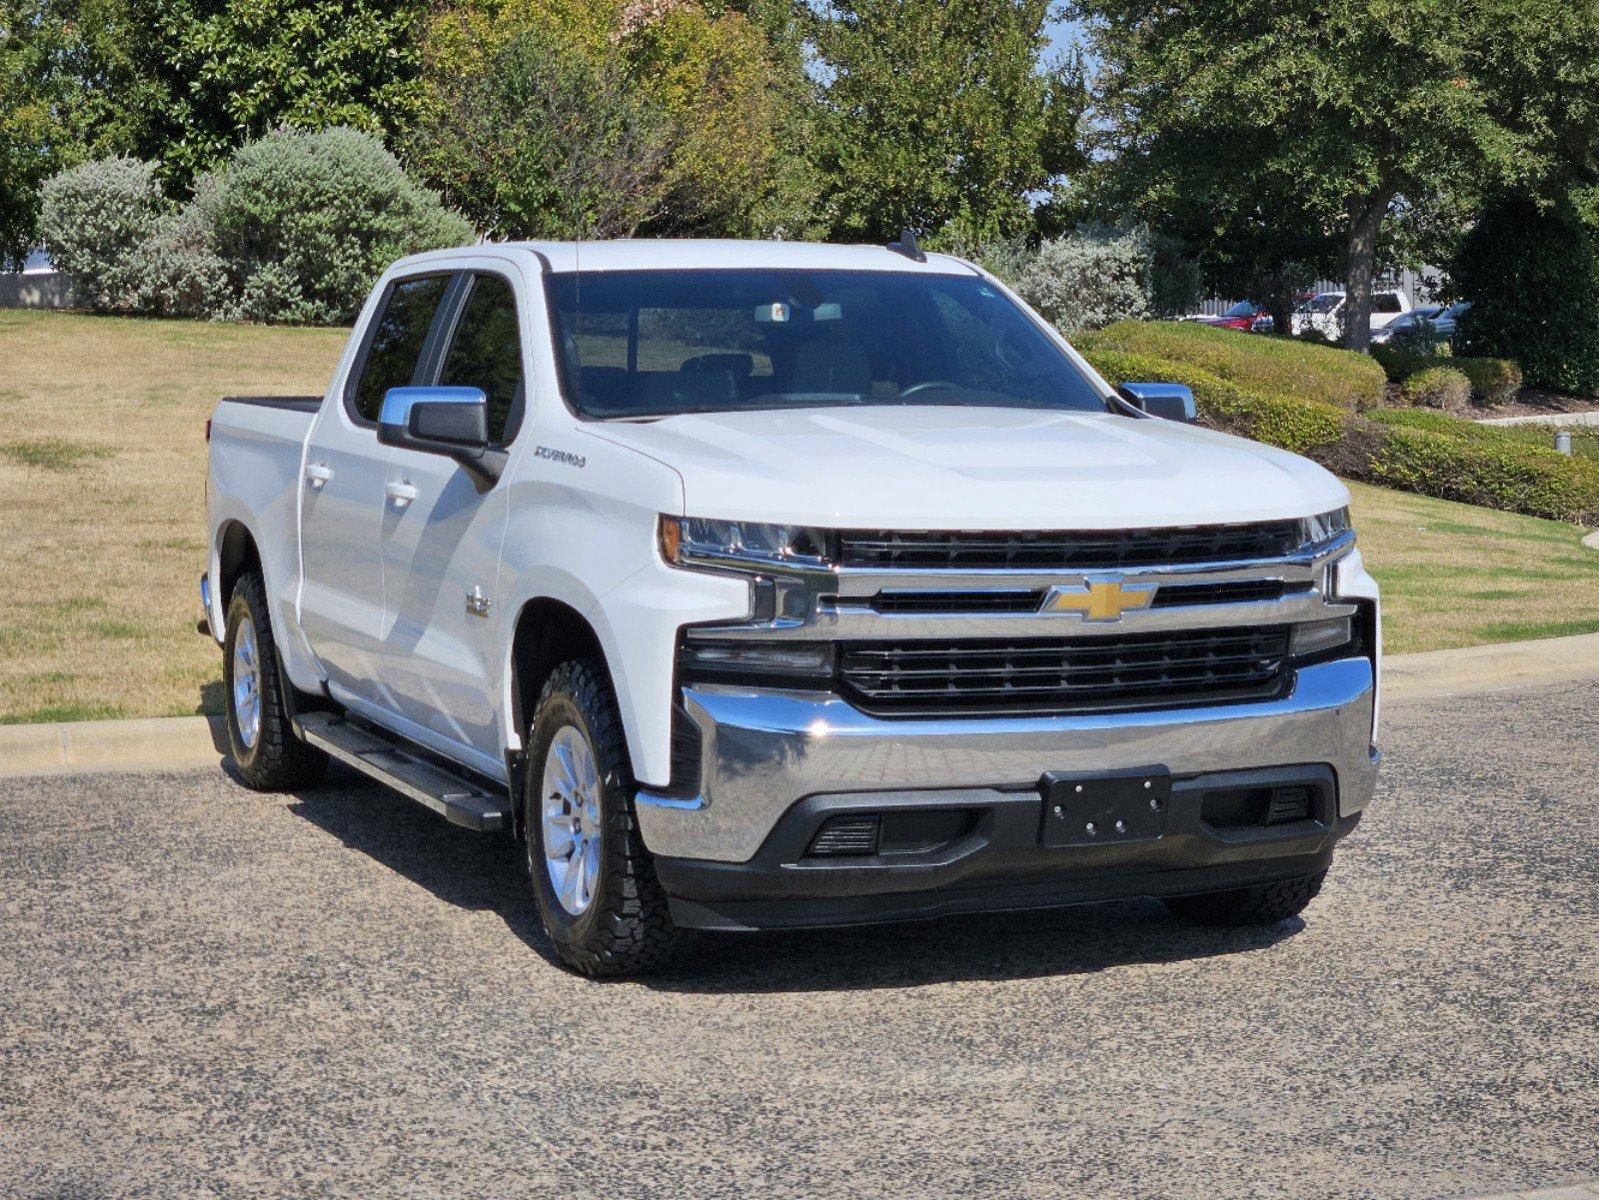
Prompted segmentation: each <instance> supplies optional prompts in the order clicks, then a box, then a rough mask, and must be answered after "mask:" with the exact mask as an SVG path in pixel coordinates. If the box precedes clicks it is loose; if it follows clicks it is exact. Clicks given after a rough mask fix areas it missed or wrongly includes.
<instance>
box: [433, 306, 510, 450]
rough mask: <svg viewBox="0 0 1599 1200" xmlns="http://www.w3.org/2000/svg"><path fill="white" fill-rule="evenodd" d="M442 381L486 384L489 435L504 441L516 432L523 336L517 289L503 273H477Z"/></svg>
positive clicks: (463, 310)
mask: <svg viewBox="0 0 1599 1200" xmlns="http://www.w3.org/2000/svg"><path fill="white" fill-rule="evenodd" d="M439 382H440V383H441V384H445V385H448V386H450V387H476V388H482V389H483V394H484V395H485V396H487V397H488V401H489V440H491V441H494V442H498V443H500V444H501V445H503V444H505V442H507V441H508V440H509V439H510V438H511V437H514V436H516V428H515V425H514V424H513V422H514V420H515V415H514V414H515V410H516V409H517V408H518V407H519V405H518V400H519V397H520V393H521V389H522V341H521V338H520V337H519V336H518V334H517V324H516V294H515V293H514V292H513V291H512V290H511V285H510V284H509V283H508V282H507V281H506V280H504V279H502V278H500V276H498V275H478V276H475V277H474V278H473V281H472V291H471V294H470V295H469V296H468V297H467V301H466V306H465V307H464V308H463V309H462V310H461V319H460V320H459V321H457V322H456V325H455V337H454V339H453V340H452V341H451V342H450V349H449V352H448V353H447V354H446V355H445V356H444V367H443V369H442V370H441V371H440V373H439Z"/></svg>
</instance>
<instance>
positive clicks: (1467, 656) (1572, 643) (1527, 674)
mask: <svg viewBox="0 0 1599 1200" xmlns="http://www.w3.org/2000/svg"><path fill="white" fill-rule="evenodd" d="M1587 678H1596V679H1599V633H1583V634H1578V635H1577V636H1575V637H1560V638H1543V639H1540V640H1538V641H1531V642H1499V643H1495V644H1493V645H1488V646H1468V647H1467V648H1465V649H1463V650H1429V651H1426V652H1425V653H1421V654H1390V655H1388V656H1387V657H1386V658H1384V659H1383V664H1382V682H1383V698H1384V699H1385V700H1405V699H1411V698H1418V699H1419V698H1424V697H1429V696H1450V695H1462V694H1467V693H1472V692H1493V691H1501V690H1504V689H1507V688H1516V687H1526V686H1528V685H1529V684H1536V683H1553V682H1560V681H1563V680H1572V679H1587Z"/></svg>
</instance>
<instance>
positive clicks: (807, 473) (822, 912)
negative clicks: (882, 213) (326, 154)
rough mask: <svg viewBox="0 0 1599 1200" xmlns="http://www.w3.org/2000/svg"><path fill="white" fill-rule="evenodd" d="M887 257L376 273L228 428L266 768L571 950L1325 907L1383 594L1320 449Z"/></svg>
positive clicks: (776, 254) (619, 259) (215, 530)
mask: <svg viewBox="0 0 1599 1200" xmlns="http://www.w3.org/2000/svg"><path fill="white" fill-rule="evenodd" d="M1192 418H1193V402H1192V397H1191V396H1189V395H1188V394H1187V392H1186V389H1183V388H1180V387H1174V386H1171V385H1162V384H1141V383H1125V384H1123V385H1122V386H1121V387H1120V388H1117V387H1112V386H1111V385H1110V384H1109V383H1107V382H1106V381H1104V380H1103V379H1101V378H1100V376H1099V375H1097V374H1096V373H1095V372H1094V371H1093V370H1092V369H1091V368H1090V367H1089V366H1088V365H1087V364H1086V363H1085V362H1084V361H1083V359H1082V358H1081V357H1079V356H1078V355H1077V353H1076V352H1075V351H1073V350H1072V348H1071V347H1070V346H1069V345H1068V344H1067V343H1066V342H1065V341H1064V340H1063V339H1062V338H1061V337H1060V335H1059V334H1058V333H1056V332H1055V331H1054V330H1053V329H1052V328H1051V327H1050V326H1049V325H1048V324H1047V323H1046V322H1045V321H1043V320H1042V319H1041V318H1039V317H1038V316H1037V315H1035V314H1034V313H1033V312H1032V311H1031V310H1029V309H1028V308H1027V307H1026V305H1025V304H1023V303H1022V302H1021V301H1020V300H1019V299H1018V298H1017V297H1016V296H1014V295H1013V294H1011V293H1010V292H1009V291H1008V290H1007V289H1006V288H1005V287H1004V286H1003V285H1002V284H1001V283H1000V282H998V281H997V280H996V279H994V278H993V277H991V276H990V275H988V274H985V273H984V272H983V271H982V270H980V269H978V268H977V267H975V266H973V265H971V264H970V263H967V262H963V261H961V260H959V259H956V258H949V257H944V256H942V255H936V254H925V253H923V252H922V251H921V250H920V249H919V248H918V247H916V245H915V242H914V239H912V238H907V239H903V240H902V241H901V242H899V243H895V244H894V245H893V246H891V247H869V246H853V247H845V246H825V245H801V244H792V243H770V244H763V243H748V242H645V241H633V242H615V243H584V244H581V245H573V244H556V243H526V244H505V245H484V246H475V247H471V248H465V249H458V250H448V251H440V252H436V253H431V254H425V255H421V256H418V257H414V258H408V259H405V260H403V261H401V262H398V263H396V264H395V265H394V266H393V267H391V268H390V269H389V271H388V272H387V273H386V274H385V275H384V276H383V278H382V279H381V280H380V281H379V282H378V284H377V287H376V288H375V290H374V291H373V293H372V296H371V298H370V299H369V300H368V302H367V304H366V307H365V309H364V310H363V312H362V314H361V317H360V320H359V322H358V324H357V325H356V327H355V331H354V333H353V335H352V336H351V338H350V340H349V345H348V346H347V348H346V349H345V351H344V356H343V358H342V359H341V361H340V362H339V365H338V369H337V371H336V372H335V373H334V376H333V379H332V382H331V384H330V385H329V388H328V391H327V394H326V395H325V396H322V397H307V398H271V397H243V398H230V399H227V400H224V401H223V402H222V403H221V405H220V406H219V407H218V408H217V410H216V413H215V415H214V417H213V418H212V421H211V424H210V452H211V462H210V475H209V480H208V489H207V497H208V508H209V522H210V542H209V545H210V562H209V570H208V571H207V573H206V575H205V576H204V577H203V578H202V580H201V586H200V592H201V599H202V604H203V609H204V617H203V621H202V626H203V628H204V630H206V631H208V632H209V633H210V635H211V636H212V637H214V638H215V639H216V641H217V642H218V643H220V645H221V646H222V650H223V668H224V673H225V682H226V692H227V696H228V712H227V725H228V733H229V738H230V741H231V745H232V755H233V758H234V760H235V762H236V764H237V769H238V771H239V773H240V775H242V777H243V778H244V780H245V781H246V782H247V783H249V784H250V785H251V786H254V787H257V788H261V789H271V790H283V789H292V788H298V787H303V786H306V785H309V784H311V783H312V782H314V781H315V780H316V779H317V778H318V776H319V774H320V773H321V771H322V769H323V768H324V766H325V765H326V763H327V761H328V759H329V757H332V758H334V759H338V760H341V761H342V762H344V763H346V764H348V765H350V766H352V767H354V768H355V769H356V770H358V771H360V772H363V773H365V774H366V775H368V776H371V777H374V778H376V779H379V780H382V781H384V782H385V783H387V784H389V785H390V786H392V787H394V788H395V789H397V790H399V791H400V792H402V793H404V794H405V795H407V796H410V797H411V798H413V799H415V800H417V801H420V802H421V803H423V804H426V805H428V806H430V807H431V808H433V809H435V810H436V811H438V812H439V813H441V814H442V815H443V816H444V817H445V818H447V819H449V820H451V821H454V822H457V823H458V824H461V825H465V826H468V827H470V828H473V829H480V830H503V831H505V832H506V833H508V834H510V835H511V836H514V837H516V838H519V839H520V840H521V841H522V842H523V843H524V844H525V845H526V861H527V869H528V874H529V876H530V880H531V883H532V889H533V897H534V902H535V904H536V906H537V908H538V912H539V914H540V916H541V918H542V920H543V922H544V925H545V927H546V928H547V930H548V933H549V936H550V939H551V941H552V943H553V945H554V947H555V949H556V951H557V953H558V954H559V956H560V957H561V959H562V960H563V961H565V962H566V963H568V964H570V965H571V966H572V967H573V968H574V969H576V970H578V971H581V972H584V973H587V974H592V975H602V974H613V975H614V974H624V973H628V972H634V971H639V970H643V969H646V968H649V967H652V966H655V965H657V964H659V963H661V962H663V961H665V959H666V958H667V957H668V956H669V954H670V952H671V951H672V949H673V947H674V946H675V945H676V944H677V943H678V942H679V940H680V939H681V937H682V935H683V933H684V931H687V930H693V929H753V928H781V927H793V926H807V925H824V924H852V923H857V922H867V921H882V920H895V919H907V918H921V917H928V916H933V915H937V914H943V913H953V912H968V911H981V910H996V909H1016V910H1021V909H1030V908H1039V907H1045V906H1051V905H1061V904H1071V903H1077V902H1081V901H1091V900H1101V899H1106V898H1113V897H1127V896H1153V897H1159V898H1161V899H1162V900H1165V901H1166V902H1167V904H1168V905H1169V906H1170V907H1171V908H1172V909H1173V910H1174V911H1175V912H1176V913H1178V914H1179V915H1182V916H1185V917H1189V918H1192V919H1197V920H1201V921H1207V922H1212V923H1245V922H1257V923H1258V922H1272V921H1278V920H1282V919H1285V918H1288V917H1290V916H1292V915H1294V914H1296V913H1298V912H1299V911H1300V910H1301V909H1302V908H1303V907H1304V906H1305V904H1306V903H1307V902H1308V901H1309V900H1310V899H1311V898H1312V897H1313V896H1314V895H1315V894H1316V891H1317V889H1318V888H1319V886H1320V884H1321V880H1322V877H1323V875H1324V874H1325V872H1326V871H1327V868H1328V864H1329V863H1330V861H1331V858H1332V854H1333V848H1334V845H1335V844H1336V843H1337V842H1338V840H1339V839H1340V838H1342V837H1343V836H1344V835H1345V834H1347V833H1348V832H1349V831H1350V830H1351V829H1352V828H1353V827H1354V825H1355V823H1356V821H1357V820H1358V819H1359V817H1360V813H1361V810H1362V809H1363V808H1364V807H1365V805H1366V803H1367V801H1368V799H1369V798H1370V796H1371V794H1372V788H1373V784H1374V780H1375V776H1376V764H1377V752H1376V749H1375V726H1376V719H1377V664H1378V650H1379V625H1378V607H1377V599H1378V597H1377V587H1376V585H1375V584H1374V582H1373V581H1372V579H1371V577H1370V576H1369V575H1368V574H1367V572H1366V571H1365V569H1364V568H1363V566H1362V562H1361V555H1360V551H1359V550H1358V549H1357V548H1356V546H1355V535H1354V533H1353V531H1352V530H1351V529H1350V527H1349V519H1348V509H1347V505H1348V502H1349V495H1348V492H1347V491H1346V490H1345V488H1344V487H1343V486H1342V485H1341V484H1340V483H1339V482H1338V480H1337V479H1335V478H1334V477H1333V476H1331V475H1329V474H1328V473H1327V472H1326V471H1324V470H1322V469H1321V468H1320V467H1318V466H1316V465H1314V464H1312V463H1310V462H1307V461H1305V460H1304V459H1301V458H1297V457H1295V456H1294V455H1291V454H1287V453H1284V452H1283V451H1280V450H1275V449H1272V448H1269V447H1266V446H1262V445H1256V444H1254V443H1251V442H1247V441H1242V440H1240V439H1238V438H1234V437H1229V436H1226V435H1223V434H1221V433H1216V432H1212V431H1209V430H1206V429H1203V428H1200V427H1197V426H1196V425H1194V424H1193V423H1192Z"/></svg>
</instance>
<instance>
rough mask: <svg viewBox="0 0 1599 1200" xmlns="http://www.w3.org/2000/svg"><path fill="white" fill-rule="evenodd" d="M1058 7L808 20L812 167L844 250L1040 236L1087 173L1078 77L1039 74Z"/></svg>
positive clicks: (917, 0)
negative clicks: (1069, 185) (910, 233)
mask: <svg viewBox="0 0 1599 1200" xmlns="http://www.w3.org/2000/svg"><path fill="white" fill-rule="evenodd" d="M1051 7H1052V5H1051V2H1050V0H837V2H835V3H830V4H826V5H817V6H816V7H815V9H814V10H812V15H811V20H810V25H811V29H810V38H811V41H812V44H813V45H814V48H815V55H816V64H815V74H816V76H817V78H818V80H819V81H820V83H819V89H820V92H821V112H820V115H819V117H818V119H817V131H816V137H815V141H814V145H813V150H812V155H813V161H814V162H815V163H816V166H817V169H818V171H819V173H820V175H821V177H822V180H823V196H822V202H823V206H824V215H825V217H826V219H827V221H828V224H829V226H830V228H831V231H832V233H833V235H834V236H835V237H837V238H840V239H844V240H867V241H884V240H887V239H890V238H892V237H894V236H896V235H897V234H898V233H899V231H900V230H901V229H902V228H904V227H907V226H908V227H910V228H912V229H915V230H917V231H919V232H921V233H923V234H937V235H941V236H944V237H947V238H950V239H951V240H955V241H960V242H966V243H981V242H987V241H993V240H998V239H1004V238H1008V237H1014V236H1016V235H1018V234H1025V233H1029V232H1030V231H1031V230H1032V214H1031V209H1030V200H1031V199H1034V198H1035V197H1036V194H1037V193H1040V192H1042V191H1044V190H1045V189H1047V188H1049V187H1050V186H1051V184H1052V182H1053V181H1054V180H1056V179H1057V178H1058V177H1059V176H1061V175H1063V174H1065V173H1066V172H1068V171H1070V170H1072V169H1074V168H1075V167H1076V166H1078V164H1079V162H1080V159H1079V156H1078V137H1077V125H1078V120H1079V117H1080V116H1081V114H1082V108H1083V91H1082V85H1081V77H1080V72H1079V71H1078V70H1077V69H1076V68H1075V67H1074V66H1073V65H1071V64H1070V63H1068V62H1065V61H1059V62H1052V63H1047V64H1046V63H1043V62H1042V61H1041V60H1042V55H1043V53H1044V50H1045V47H1046V45H1047V37H1046V35H1045V29H1044V24H1045V21H1046V19H1047V18H1048V16H1049V14H1050V9H1051Z"/></svg>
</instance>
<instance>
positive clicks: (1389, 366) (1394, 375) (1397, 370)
mask: <svg viewBox="0 0 1599 1200" xmlns="http://www.w3.org/2000/svg"><path fill="white" fill-rule="evenodd" d="M1371 356H1372V358H1373V359H1375V360H1376V362H1377V365H1378V366H1379V367H1381V368H1382V370H1383V374H1384V375H1386V376H1388V382H1389V383H1403V382H1404V381H1405V380H1407V379H1409V378H1410V377H1411V376H1412V375H1414V374H1415V373H1416V372H1417V371H1420V370H1422V369H1423V368H1425V367H1430V366H1432V365H1433V364H1434V363H1436V362H1437V361H1438V357H1437V355H1433V354H1417V353H1416V352H1415V351H1414V350H1407V349H1406V348H1405V347H1404V346H1396V345H1394V344H1393V343H1392V342H1385V343H1384V344H1382V345H1380V346H1373V347H1372V348H1371Z"/></svg>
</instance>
